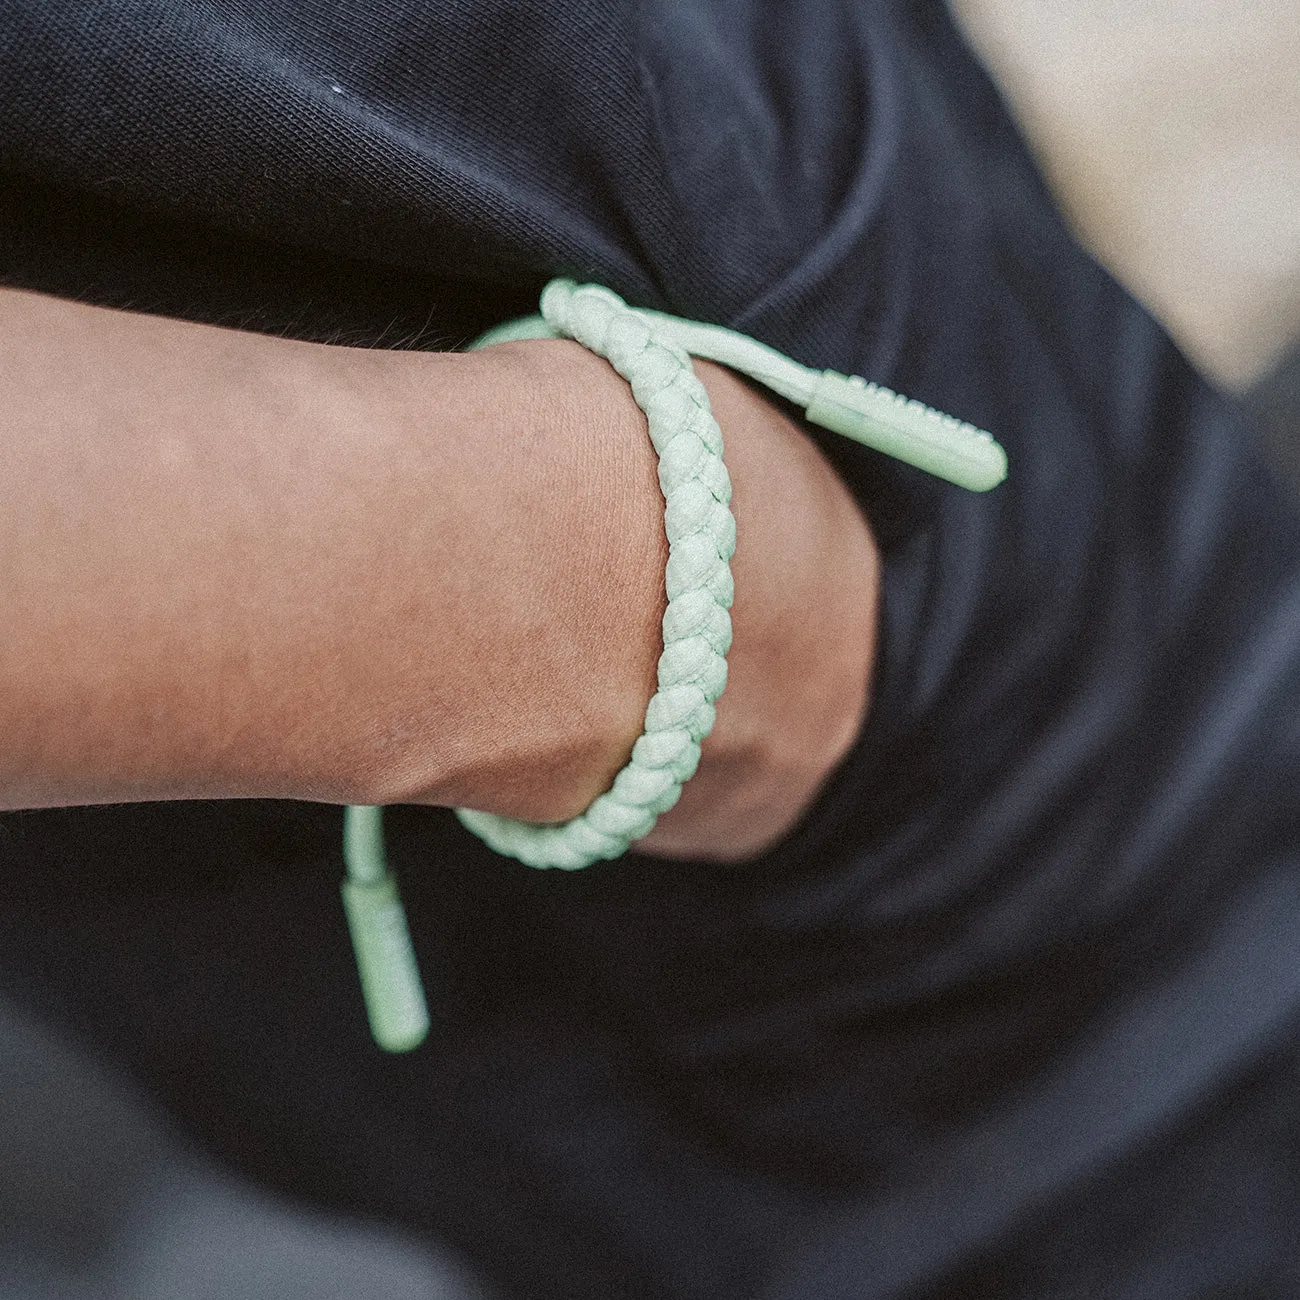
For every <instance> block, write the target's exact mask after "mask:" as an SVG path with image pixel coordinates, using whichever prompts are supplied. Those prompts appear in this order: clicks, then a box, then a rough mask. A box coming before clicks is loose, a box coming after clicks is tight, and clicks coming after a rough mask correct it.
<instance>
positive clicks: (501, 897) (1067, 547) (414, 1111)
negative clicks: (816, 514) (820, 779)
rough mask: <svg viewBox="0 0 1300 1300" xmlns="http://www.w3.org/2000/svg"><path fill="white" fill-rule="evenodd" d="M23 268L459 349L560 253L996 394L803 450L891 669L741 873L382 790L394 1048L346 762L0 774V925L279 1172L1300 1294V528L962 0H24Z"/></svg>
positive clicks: (56, 996)
mask: <svg viewBox="0 0 1300 1300" xmlns="http://www.w3.org/2000/svg"><path fill="white" fill-rule="evenodd" d="M3 12H4V20H3V27H0V123H3V126H2V127H0V276H2V277H3V278H4V279H5V280H6V281H7V282H9V283H13V284H21V285H27V286H30V287H35V288H40V289H44V290H48V291H51V292H56V293H62V294H68V295H75V296H80V297H85V298H88V299H92V300H95V301H102V302H108V303H114V304H118V305H126V306H133V307H137V308H140V309H144V310H153V311H161V312H168V313H174V314H178V315H185V316H190V317H194V318H198V319H205V320H214V321H220V322H223V323H226V324H235V325H242V326H246V327H251V328H261V329H268V330H276V331H282V332H288V333H293V334H297V335H299V336H301V337H307V338H319V339H329V340H332V341H336V342H347V343H358V344H378V345H381V346H454V345H456V344H458V343H460V342H462V341H464V340H465V339H467V338H469V337H471V336H472V335H473V334H474V333H476V332H477V331H478V330H480V329H481V328H483V327H485V326H487V325H490V324H493V323H496V322H497V321H499V320H501V319H503V318H505V317H507V316H509V315H512V314H516V313H519V312H522V311H526V310H529V309H530V308H531V306H532V303H533V301H534V300H535V296H536V293H537V291H538V289H539V288H540V286H541V285H542V284H543V283H544V282H545V281H546V280H547V279H548V278H549V277H550V276H552V275H554V274H557V273H564V274H570V275H573V276H575V277H576V278H578V279H580V280H590V281H596V282H600V283H604V284H607V285H609V286H610V287H612V288H614V289H616V290H617V291H618V292H620V293H622V294H623V295H625V296H626V297H627V298H628V299H629V300H630V301H632V302H634V303H637V304H639V305H644V306H652V307H660V308H665V309H668V310H671V311H674V312H676V313H678V314H681V315H685V316H688V317H693V318H697V319H702V320H711V321H718V322H721V323H724V324H727V325H730V326H733V327H735V328H738V329H741V330H743V331H745V332H747V333H750V334H752V335H753V336H754V337H756V338H759V339H761V340H763V341H765V342H768V343H771V344H773V345H775V346H776V347H778V348H780V349H782V350H783V351H786V352H788V353H789V354H791V355H792V356H794V357H795V358H797V359H798V360H800V361H803V362H805V363H807V364H810V365H815V366H818V367H832V368H835V369H838V370H841V371H847V372H853V373H859V374H862V375H865V376H867V377H868V378H870V379H874V380H877V381H879V382H882V383H884V384H886V385H888V386H890V387H893V388H896V389H899V390H901V391H903V392H906V393H908V394H910V395H912V396H915V397H918V398H920V399H922V400H924V401H926V402H929V403H931V404H932V405H935V406H937V407H939V408H941V409H943V410H946V411H949V412H951V413H952V414H954V415H957V416H960V417H962V418H963V419H967V420H970V421H972V422H974V423H976V424H979V425H982V426H984V427H986V428H988V429H990V430H992V431H993V432H994V434H995V435H996V436H997V437H998V438H999V439H1000V440H1001V441H1002V442H1003V444H1004V445H1005V446H1006V448H1007V450H1008V453H1009V457H1010V464H1011V476H1010V478H1009V480H1008V482H1007V483H1006V484H1005V485H1003V486H1002V487H1001V488H999V489H997V490H996V491H995V492H993V493H990V494H988V495H986V496H974V495H970V494H966V493H963V492H961V491H960V490H959V489H956V488H951V487H948V486H945V485H943V484H939V483H936V482H933V481H930V480H927V479H926V478H925V477H924V476H923V475H921V474H919V473H916V472H913V471H911V470H909V469H906V468H904V467H901V466H899V465H896V464H894V463H891V462H887V461H885V460H883V459H882V458H880V457H878V456H876V455H875V454H873V453H871V452H868V451H866V450H863V449H861V448H857V447H854V446H850V445H847V444H844V443H841V442H837V441H836V440H835V439H834V438H833V436H832V435H825V436H824V437H823V436H822V435H817V436H819V437H822V440H823V443H824V445H825V446H826V448H827V450H828V452H829V453H830V454H831V455H832V456H833V458H834V459H835V462H836V464H837V466H838V467H839V468H840V470H841V472H842V473H843V475H844V476H845V478H846V480H847V481H848V483H849V484H850V486H851V487H852V489H853V490H854V492H855V493H856V494H857V495H858V497H859V499H860V500H861V501H862V502H863V504H864V507H865V508H866V510H867V512H868V514H869V516H870V518H871V520H872V522H873V525H874V527H875V529H876V532H877V535H878V537H879V539H880V542H881V545H882V550H883V554H884V560H885V571H884V601H883V625H882V636H881V652H880V657H879V663H878V665H877V669H876V679H875V681H874V684H873V697H872V699H873V703H872V710H871V716H870V718H869V720H868V722H867V725H866V727H865V730H864V732H863V734H862V736H861V738H860V739H859V742H858V743H857V745H856V747H855V749H854V751H853V753H852V755H851V756H850V758H849V759H848V761H847V762H846V763H845V765H844V767H843V769H842V770H841V771H840V772H839V773H838V774H837V776H836V777H835V779H834V780H833V782H832V783H831V785H830V787H829V788H828V789H827V790H826V792H825V794H824V796H823V797H822V798H821V800H820V802H819V803H818V805H817V807H816V808H815V809H814V811H813V813H812V814H811V815H810V816H809V817H808V819H807V820H806V822H805V824H803V825H802V826H801V827H800V828H799V829H798V830H797V831H796V832H795V833H794V834H793V835H792V836H791V837H790V839H789V840H788V841H787V842H786V843H784V844H783V845H781V846H780V847H778V848H777V849H776V850H775V851H774V852H773V853H771V854H770V855H768V856H767V857H766V858H765V859H763V860H762V861H760V862H758V863H755V864H750V865H746V866H744V867H743V868H736V869H725V870H723V869H719V868H717V867H705V866H699V867H696V866H691V865H689V864H665V863H660V862H655V861H652V860H648V859H640V858H637V857H635V856H631V857H629V858H627V859H624V860H622V861H619V862H615V863H612V864H608V865H602V866H598V867H593V868H591V869H589V870H588V871H586V872H582V873H576V874H573V875H562V874H560V873H534V872H530V871H528V870H527V869H526V868H523V867H521V866H519V865H518V864H516V863H512V862H507V861H504V860H502V859H498V858H495V857H494V856H493V855H492V854H491V853H490V852H489V851H488V850H487V849H486V848H484V847H483V846H482V845H481V844H479V843H478V842H477V841H475V840H474V839H473V838H472V837H470V836H469V835H467V834H466V833H465V832H464V831H463V830H461V828H460V827H459V826H458V825H457V824H456V823H455V822H454V820H453V819H452V818H451V817H450V816H448V815H446V814H444V813H442V812H440V811H437V810H418V809H403V810H397V811H395V812H394V813H392V814H390V819H389V820H390V825H391V827H392V832H393V834H392V839H393V856H394V858H395V860H396V862H397V865H398V867H399V868H400V870H401V872H402V877H403V884H404V889H405V892H406V895H407V902H408V909H409V911H410V914H411V919H412V925H413V929H414V933H415V939H416V943H417V946H418V948H419V949H420V953H421V957H422V961H423V964H424V966H425V968H426V973H427V976H428V982H429V985H430V993H431V997H432V999H433V1001H434V1004H435V1009H436V1012H437V1017H438V1019H437V1023H436V1025H435V1029H434V1033H433V1035H432V1037H431V1040H430V1042H429V1044H428V1045H427V1046H426V1047H424V1048H423V1049H421V1050H420V1051H419V1052H417V1053H415V1054H413V1055H412V1056H410V1057H409V1058H402V1059H392V1058H385V1057H382V1056H380V1055H379V1054H378V1053H377V1052H375V1051H374V1050H373V1049H372V1048H371V1047H370V1045H369V1042H368V1039H367V1035H366V1030H365V1027H364V1021H363V1017H362V1013H361V1009H360V1003H359V997H358V994H357V992H356V989H355V976H354V974H353V971H352V969H351V957H350V953H349V949H348V944H347V939H346V936H345V933H344V930H343V926H342V922H341V917H340V913H339V907H338V902H337V895H336V892H335V880H336V878H337V875H338V873H339V871H340V869H341V868H340V865H339V862H338V857H337V853H338V850H337V838H338V829H339V817H338V813H337V810H332V809H325V808H319V807H313V806H308V805H289V804H266V803H262V804H212V805H172V806H157V807H135V808H107V809H91V810H69V811H53V812H43V813H34V814H18V815H13V816H10V817H8V818H5V819H4V820H3V822H0V856H3V859H4V861H3V864H2V867H3V871H4V873H5V875H4V879H5V882H6V885H5V891H6V892H5V897H6V901H5V905H4V906H3V908H0V973H2V974H3V978H4V981H5V984H6V986H7V987H8V988H10V989H11V990H13V991H15V992H17V993H18V994H19V995H21V996H23V997H25V998H26V999H28V1000H29V1001H32V1002H34V1003H37V1004H39V1005H40V1006H42V1007H45V1008H46V1009H51V1010H54V1011H55V1012H56V1013H58V1014H60V1015H63V1016H65V1017H69V1018H71V1019H73V1020H75V1022H76V1023H78V1024H79V1025H81V1026H82V1027H83V1028H85V1029H86V1030H87V1031H88V1032H90V1033H92V1034H94V1035H95V1036H96V1038H97V1039H98V1040H99V1041H100V1042H101V1043H102V1044H104V1045H105V1046H106V1047H107V1048H109V1049H110V1050H111V1051H112V1052H113V1053H114V1054H115V1055H116V1056H117V1057H118V1059H120V1060H122V1061H123V1062H125V1063H126V1064H127V1065H128V1066H129V1067H130V1068H131V1069H132V1070H133V1071H134V1072H135V1073H136V1074H137V1075H138V1076H139V1077H141V1078H143V1079H146V1080H147V1081H148V1082H149V1083H150V1085H151V1087H152V1088H153V1089H154V1091H155V1092H156V1094H157V1095H158V1096H160V1097H161V1098H163V1099H164V1100H165V1101H166V1102H167V1103H168V1104H169V1105H170V1106H171V1108H172V1109H173V1111H174V1113H175V1114H176V1115H177V1116H179V1117H180V1118H181V1120H182V1122H183V1123H184V1124H185V1126H186V1127H187V1129H188V1130H189V1131H191V1132H192V1133H195V1134H198V1135H199V1136H200V1137H202V1138H203V1140H205V1141H206V1142H208V1143H209V1144H210V1145H211V1146H212V1147H213V1148H214V1149H217V1150H219V1151H221V1152H222V1153H224V1154H225V1156H226V1157H227V1158H228V1159H230V1160H232V1161H233V1162H236V1163H238V1164H239V1165H240V1166H241V1167H242V1168H244V1169H246V1170H249V1171H251V1172H253V1173H255V1174H257V1175H259V1176H261V1177H263V1178H265V1179H267V1180H269V1181H271V1182H274V1183H276V1184H277V1185H279V1186H282V1187H285V1188H288V1189H290V1190H293V1191H296V1192H299V1193H303V1194H307V1195H311V1196H314V1197H317V1198H319V1199H321V1200H322V1201H325V1202H327V1203H329V1204H333V1205H341V1206H346V1207H351V1208H359V1209H363V1210H366V1211H367V1212H372V1213H379V1214H383V1215H388V1216H392V1217H394V1218H396V1219H398V1220H400V1221H402V1222H404V1223H406V1224H408V1225H410V1226H413V1227H416V1228H420V1229H426V1230H432V1231H436V1232H438V1233H439V1234H441V1235H443V1236H445V1237H447V1238H449V1239H450V1240H452V1241H454V1242H456V1243H458V1244H459V1245H460V1246H462V1247H463V1248H464V1249H465V1250H466V1251H467V1252H468V1253H469V1254H470V1255H471V1256H472V1257H473V1258H474V1259H475V1260H477V1261H478V1263H479V1264H480V1266H481V1267H483V1268H484V1269H486V1270H488V1271H489V1272H490V1273H491V1274H492V1276H493V1277H495V1278H496V1280H497V1281H498V1282H499V1283H501V1285H502V1286H503V1287H504V1288H505V1289H506V1290H507V1291H508V1293H511V1294H518V1295H520V1296H529V1297H541V1296H554V1297H557V1298H558V1297H565V1298H566V1300H575V1298H579V1297H593V1298H595V1297H602V1298H605V1297H610V1296H616V1295H617V1296H628V1297H647V1298H649V1297H655V1298H663V1297H673V1298H678V1297H681V1298H683V1300H685V1298H688V1297H689V1298H694V1297H719V1296H735V1297H752V1296H760V1295H764V1296H772V1297H774V1298H775V1297H781V1298H782V1300H793V1298H794V1297H810V1298H811V1297H817V1300H831V1298H832V1297H839V1296H844V1297H850V1296H851V1297H855V1298H858V1297H861V1298H866V1297H902V1296H932V1297H938V1296H956V1295H960V1296H981V1297H998V1298H999V1300H1002V1298H1004V1297H1005V1298H1008V1300H1010V1298H1012V1297H1024V1298H1025V1300H1040V1298H1042V1297H1065V1296H1071V1297H1074V1296H1078V1297H1084V1296H1087V1297H1090V1298H1091V1297H1108V1298H1109V1297H1116V1298H1117V1297H1134V1298H1137V1297H1142V1298H1147V1297H1157V1296H1169V1297H1178V1298H1179V1300H1183V1298H1185V1297H1193V1296H1223V1295H1232V1296H1234V1297H1238V1296H1255V1295H1258V1296H1268V1297H1273V1296H1286V1295H1294V1294H1298V1293H1300V1246H1298V1245H1297V1234H1296V1232H1295V1228H1294V1225H1295V1223H1296V1222H1297V1221H1298V1220H1300V1107H1297V1104H1296V1102H1295V1100H1294V1099H1295V1097H1296V1096H1297V1093H1296V1088H1297V1084H1298V1083H1300V1079H1298V1078H1297V1074H1298V1073H1300V1072H1298V1071H1297V1060H1296V1051H1295V1039H1296V1026H1297V1022H1298V1019H1300V960H1297V954H1298V953H1300V878H1298V876H1297V870H1296V866H1297V851H1298V850H1300V825H1297V803H1296V800H1295V796H1294V778H1295V773H1296V771H1297V767H1298V764H1297V760H1298V759H1300V726H1298V725H1297V717H1296V712H1295V708H1294V701H1295V699H1296V698H1297V691H1298V689H1300V528H1298V527H1297V524H1296V521H1295V519H1294V517H1293V515H1292V513H1291V511H1290V510H1289V508H1288V507H1287V506H1286V504H1285V503H1284V502H1283V500H1282V497H1281V495H1280V494H1279V492H1278V491H1277V489H1276V487H1275V485H1274V483H1273V482H1272V480H1271V477H1270V475H1269V474H1268V472H1267V471H1266V470H1265V469H1264V468H1263V466H1262V464H1261V463H1260V461H1259V459H1258V457H1257V454H1256V449H1255V443H1254V438H1253V435H1251V434H1250V433H1249V431H1247V430H1246V429H1245V428H1243V426H1242V424H1241V422H1240V420H1239V418H1238V416H1237V414H1236V413H1235V411H1234V410H1233V409H1232V408H1231V407H1230V405H1229V404H1228V403H1226V402H1225V401H1224V400H1223V399H1222V398H1221V397H1219V396H1218V395H1216V394H1215V393H1214V392H1212V391H1211V390H1210V389H1209V388H1208V387H1207V386H1206V385H1205V383H1204V382H1203V381H1202V380H1201V379H1199V378H1198V377H1197V376H1196V375H1195V374H1194V373H1193V372H1192V371H1191V369H1190V368H1189V367H1188V365H1187V364H1186V362H1185V361H1184V360H1183V359H1182V358H1181V357H1180V356H1179V354H1178V353H1177V351H1176V350H1175V349H1174V347H1173V346H1172V345H1171V344H1170V342H1169V341H1168V339H1167V338H1166V337H1165V335H1164V334H1163V333H1162V331H1161V330H1160V329H1159V327H1158V326H1156V325H1155V324H1154V323H1153V322H1152V320H1151V319H1150V318H1149V317H1148V316H1147V314H1146V313H1145V312H1144V311H1142V309H1141V308H1139V307H1138V306H1136V305H1135V304H1134V303H1133V302H1132V301H1131V300H1130V299H1129V298H1128V297H1127V296H1126V295H1125V294H1124V293H1123V292H1122V291H1120V290H1119V289H1118V288H1117V287H1116V286H1115V285H1114V284H1113V282H1111V281H1110V279H1109V278H1108V277H1107V276H1106V275H1105V274H1104V273H1103V272H1102V271H1100V270H1099V269H1098V268H1097V267H1096V266H1095V265H1094V264H1093V263H1092V262H1091V261H1090V260H1089V258H1088V257H1087V256H1086V255H1085V254H1083V253H1082V252H1081V251H1080V250H1079V249H1078V248H1077V246H1076V245H1075V244H1074V243H1073V242H1072V240H1071V239H1070V237H1069V235H1068V234H1067V233H1066V232H1065V230H1064V229H1063V227H1062V225H1061V223H1060V221H1059V219H1058V218H1057V216H1056V215H1055V213H1054V211H1053V208H1052V205H1051V202H1050V200H1049V198H1048V196H1047V194H1046V193H1045V191H1044V189H1043V186H1042V184H1041V181H1040V179H1039V178H1038V176H1037V174H1036V172H1035V170H1034V168H1033V166H1032V164H1031V163H1030V161H1029V159H1028V157H1027V156H1026V154H1025V151H1024V148H1023V146H1022V144H1021V143H1020V141H1019V140H1018V138H1017V136H1016V135H1015V133H1014V130H1013V128H1012V126H1011V124H1010V121H1009V119H1008V117H1007V114H1006V112H1005V110H1004V108H1003V106H1002V105H1001V103H1000V102H999V100H998V98H997V95H996V93H995V92H994V90H993V89H992V87H991V86H990V84H989V82H988V81H987V79H986V77H985V76H984V74H983V73H982V72H981V71H980V69H979V68H978V67H977V65H976V64H975V63H974V61H973V60H972V58H971V55H970V54H969V52H968V51H967V49H966V48H965V47H964V45H963V44H962V42H961V40H960V38H959V37H958V35H957V34H956V32H955V31H954V29H953V27H952V26H951V23H950V20H949V18H948V17H947V15H946V13H945V11H944V10H943V9H942V8H941V7H940V6H939V5H938V4H934V3H920V2H919V0H918V2H916V3H904V2H903V0H891V2H886V0H878V2H877V3H860V4H856V5H851V4H848V3H832V2H831V0H779V3H778V0H713V2H712V3H705V0H644V3H642V4H640V5H633V4H617V3H609V4H605V5H601V4H597V3H594V2H588V3H575V4H569V5H564V6H545V5H524V4H505V3H502V2H501V0H460V2H458V3H444V4H439V5H428V4H416V3H410V0H383V3H378V2H376V3H370V4H366V3H362V4H358V5H346V6H336V5H333V4H331V3H328V2H327V0H257V2H256V3H254V2H253V0H194V2H193V3H189V4H184V5H181V4H177V3H174V2H171V3H169V2H168V0H153V2H152V3H139V2H138V0H130V2H128V0H111V2H108V3H103V4H99V5H96V6H93V7H87V6H79V5H75V4H72V3H57V2H56V0H10V3H9V4H8V5H7V6H6V8H5V9H4V11H3Z"/></svg>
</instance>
